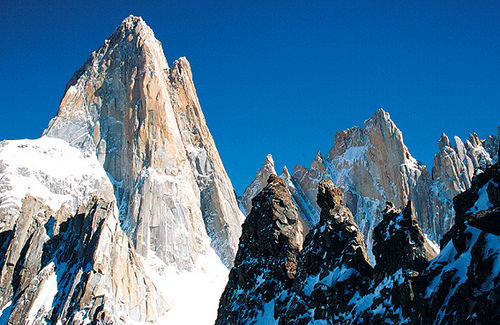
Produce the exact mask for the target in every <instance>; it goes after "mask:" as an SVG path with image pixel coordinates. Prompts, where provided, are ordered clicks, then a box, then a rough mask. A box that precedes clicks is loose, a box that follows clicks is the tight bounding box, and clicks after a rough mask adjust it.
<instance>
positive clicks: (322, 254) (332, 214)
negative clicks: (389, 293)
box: [280, 179, 372, 324]
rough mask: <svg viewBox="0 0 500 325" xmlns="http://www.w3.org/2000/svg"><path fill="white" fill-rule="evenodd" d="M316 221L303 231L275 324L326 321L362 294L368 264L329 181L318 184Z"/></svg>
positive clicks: (362, 241) (357, 234)
mask: <svg viewBox="0 0 500 325" xmlns="http://www.w3.org/2000/svg"><path fill="white" fill-rule="evenodd" d="M317 202H318V205H319V206H320V207H321V215H320V222H319V223H318V224H317V225H316V226H314V227H313V228H312V229H311V231H310V232H309V233H308V234H307V236H306V239H305V241H304V249H303V250H302V251H301V253H300V254H299V266H298V271H297V278H296V280H295V283H294V287H293V290H291V293H290V294H288V295H283V296H282V297H281V299H282V300H283V301H286V302H287V305H288V306H289V308H288V309H287V310H286V312H285V313H283V315H282V316H281V318H280V324H304V323H308V322H311V321H312V320H331V319H333V318H334V317H338V318H337V321H340V320H341V319H342V316H341V315H346V314H348V313H349V311H350V310H351V309H352V305H351V304H350V300H351V299H352V298H353V296H354V295H356V294H363V293H365V292H366V289H367V288H368V285H369V282H370V276H371V273H372V268H371V266H370V262H369V258H368V254H367V249H366V244H365V238H364V236H363V234H362V232H361V230H360V229H359V228H358V226H357V225H356V224H355V223H354V218H353V216H352V213H351V211H349V209H348V208H347V207H346V206H345V205H344V203H343V200H342V192H341V191H340V190H339V189H338V188H337V187H335V186H334V185H333V182H332V181H331V180H330V179H325V180H322V181H321V182H320V183H319V187H318V200H317Z"/></svg>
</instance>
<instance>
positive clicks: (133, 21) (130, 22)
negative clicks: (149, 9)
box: [120, 15, 145, 29]
mask: <svg viewBox="0 0 500 325" xmlns="http://www.w3.org/2000/svg"><path fill="white" fill-rule="evenodd" d="M141 23H144V24H145V22H144V20H143V19H142V17H140V16H134V15H130V16H128V17H127V18H125V19H124V20H123V21H122V23H121V24H120V26H123V27H126V28H127V29H132V28H135V27H136V26H137V25H138V24H141Z"/></svg>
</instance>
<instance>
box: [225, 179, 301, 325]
mask: <svg viewBox="0 0 500 325" xmlns="http://www.w3.org/2000/svg"><path fill="white" fill-rule="evenodd" d="M252 204H253V208H252V209H251V211H250V214H249V215H248V216H247V218H246V220H245V222H244V223H243V227H242V228H243V234H242V236H241V239H240V245H239V249H238V254H237V255H236V259H235V266H234V267H233V269H231V272H230V273H229V281H228V284H227V286H226V289H225V291H224V293H223V294H222V297H221V300H220V305H219V311H218V315H217V321H216V324H255V323H256V322H259V321H262V322H267V320H268V319H272V318H273V317H274V313H275V312H276V311H275V305H274V304H275V302H274V300H275V298H276V296H277V295H278V294H279V293H280V292H281V291H282V290H284V289H285V288H288V287H289V286H290V285H291V283H292V280H293V279H294V278H295V276H296V270H297V254H298V252H299V251H300V249H301V248H302V242H303V237H302V232H303V231H302V229H301V223H300V222H299V215H298V212H297V207H296V206H295V204H294V202H293V200H292V198H291V196H290V193H289V192H288V190H287V187H286V184H285V182H284V181H283V180H282V179H281V178H279V177H278V176H276V175H273V174H271V175H270V176H269V179H268V184H267V185H266V187H264V189H263V190H262V191H261V192H260V193H259V194H258V195H257V196H256V197H255V198H254V199H253V200H252ZM269 317H271V318H269Z"/></svg>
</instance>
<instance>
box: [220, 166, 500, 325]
mask: <svg viewBox="0 0 500 325" xmlns="http://www.w3.org/2000/svg"><path fill="white" fill-rule="evenodd" d="M499 166H500V165H499V164H498V163H497V164H495V165H494V166H492V167H488V168H487V169H486V170H485V171H484V172H479V173H478V174H477V175H476V176H475V177H474V178H473V179H472V182H471V185H470V189H469V190H467V191H465V192H464V193H462V194H460V195H457V196H456V197H455V199H454V206H455V212H456V220H455V224H454V225H453V227H452V228H451V230H450V231H449V232H447V233H446V234H445V236H444V238H443V240H442V242H441V251H440V252H439V254H438V249H437V248H435V247H433V244H432V242H431V241H429V239H428V238H427V237H426V236H425V234H424V232H423V230H422V228H421V227H420V225H419V223H418V220H417V216H416V209H415V207H414V206H413V204H412V202H411V201H409V202H408V203H407V204H406V206H405V208H404V209H402V210H401V209H396V208H395V207H394V204H393V203H391V202H388V203H387V206H386V208H385V209H384V211H383V216H382V221H381V222H380V223H379V224H378V225H377V226H376V227H375V229H374V237H373V239H374V243H373V253H374V254H375V261H376V263H377V264H376V265H375V267H374V268H372V267H371V266H370V264H369V259H368V256H367V249H366V246H365V245H364V242H363V235H362V233H361V231H360V229H359V228H358V227H357V226H356V224H355V222H354V219H353V217H352V214H351V213H350V212H349V210H348V209H347V208H346V207H345V206H344V204H343V200H342V196H341V191H340V190H339V189H338V188H336V187H335V186H334V185H333V183H332V181H331V180H322V181H321V182H320V183H319V189H318V199H317V203H318V205H319V206H320V207H321V217H320V221H319V223H318V224H316V225H315V226H314V227H313V228H312V229H311V230H310V232H309V233H308V235H307V236H306V239H305V241H304V244H303V249H302V251H300V253H299V254H298V256H297V260H298V265H297V269H296V276H295V278H293V279H292V283H291V285H288V286H284V285H281V286H273V290H272V291H266V292H269V295H268V296H266V300H265V301H266V304H265V305H264V307H263V308H261V309H260V310H261V311H262V310H263V312H260V313H256V314H247V315H246V318H244V319H239V321H240V322H241V323H254V322H256V321H259V320H263V321H264V320H265V323H266V324H312V323H321V324H388V323H389V324H396V323H397V324H431V323H439V324H470V323H472V324H493V323H495V322H496V320H497V319H498V317H499V316H500V309H499V308H498V306H499V305H500V304H499V299H500V298H499V297H500V267H499V265H500V228H499V227H498V224H499V220H500V205H499V203H500V167H499ZM254 217H255V216H254ZM244 235H245V229H243V236H244ZM268 260H269V261H272V257H270V258H269V259H268ZM253 261H254V260H253V259H249V260H238V261H237V263H236V266H235V268H238V269H239V270H241V274H243V276H251V275H252V274H253V272H252V271H250V272H249V273H246V272H245V270H246V269H245V267H244V266H246V265H248V264H249V263H252V262H253ZM240 265H241V268H240V267H239V266H240ZM261 265H262V264H261ZM264 265H265V264H264ZM271 265H274V264H272V263H270V264H268V265H267V266H265V267H270V266H271ZM265 267H264V268H265ZM243 279H244V280H243V281H242V283H246V281H245V280H246V278H245V277H243ZM258 283H259V287H266V284H267V283H266V278H259V281H258ZM275 283H276V282H275ZM253 289H254V288H253V287H252V288H250V290H248V291H245V290H246V289H245V288H244V287H239V291H237V292H238V293H239V294H240V295H244V297H245V299H247V300H251V299H254V298H255V297H254V296H252V294H251V292H252V290H253ZM273 297H274V298H273ZM256 299H257V301H259V302H261V301H262V300H261V299H260V298H258V297H257V298H256ZM229 301H236V300H221V305H220V307H219V310H221V309H225V308H226V307H225V306H227V304H228V303H229ZM262 305H263V304H262V303H261V304H260V305H259V306H262ZM236 308H237V303H235V304H234V305H233V310H236ZM219 323H220V322H219ZM229 323H231V322H229Z"/></svg>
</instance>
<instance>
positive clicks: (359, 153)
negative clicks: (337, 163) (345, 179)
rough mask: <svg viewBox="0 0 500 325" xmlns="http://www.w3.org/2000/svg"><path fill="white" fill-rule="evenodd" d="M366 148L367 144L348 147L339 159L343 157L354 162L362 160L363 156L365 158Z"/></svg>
mask: <svg viewBox="0 0 500 325" xmlns="http://www.w3.org/2000/svg"><path fill="white" fill-rule="evenodd" d="M366 150H367V148H366V146H362V147H351V148H349V149H347V150H346V151H345V152H344V153H343V154H342V156H341V157H339V159H342V160H344V161H348V162H350V163H352V162H353V161H355V160H360V159H361V158H363V156H364V154H365V152H366Z"/></svg>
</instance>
